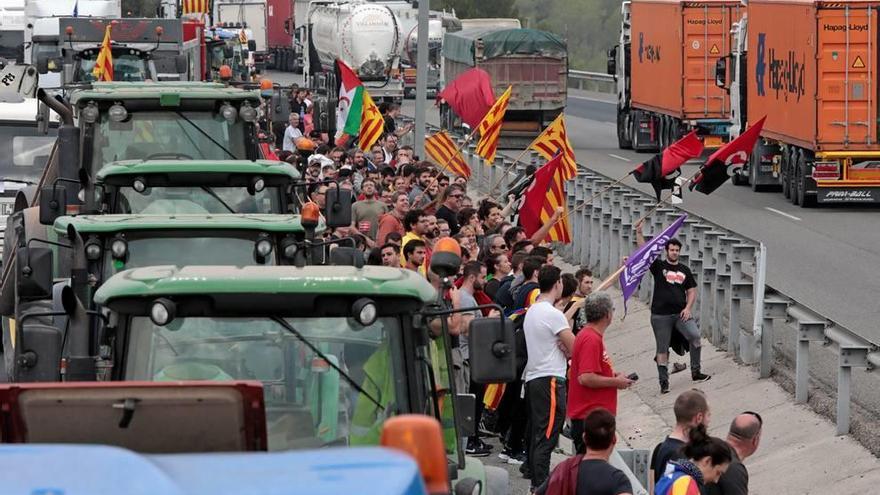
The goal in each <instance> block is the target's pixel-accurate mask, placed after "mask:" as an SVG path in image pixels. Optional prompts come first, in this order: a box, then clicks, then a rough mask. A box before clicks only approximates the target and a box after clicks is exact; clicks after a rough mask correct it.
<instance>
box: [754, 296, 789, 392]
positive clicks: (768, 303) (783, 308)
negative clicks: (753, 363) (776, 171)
mask: <svg viewBox="0 0 880 495" xmlns="http://www.w3.org/2000/svg"><path fill="white" fill-rule="evenodd" d="M790 303H791V301H789V300H788V299H787V298H785V297H782V296H780V295H776V294H773V295H770V296H765V297H764V306H763V310H762V311H763V312H762V314H763V319H764V323H763V324H762V325H761V378H770V372H771V370H772V369H773V320H778V319H785V317H786V315H787V310H788V305H789V304H790Z"/></svg>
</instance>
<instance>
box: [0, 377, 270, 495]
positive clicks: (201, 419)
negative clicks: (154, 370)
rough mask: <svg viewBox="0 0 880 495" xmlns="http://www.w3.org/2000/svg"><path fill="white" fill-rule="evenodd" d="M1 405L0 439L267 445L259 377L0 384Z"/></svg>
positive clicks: (191, 446)
mask: <svg viewBox="0 0 880 495" xmlns="http://www.w3.org/2000/svg"><path fill="white" fill-rule="evenodd" d="M0 410H2V411H3V414H2V415H0V439H2V442H3V443H56V444H101V445H111V446H116V447H122V448H125V449H130V450H133V451H136V452H145V453H163V454H168V453H180V452H236V451H254V450H265V449H266V416H265V410H264V404H263V386H262V384H261V383H259V382H241V381H239V382H173V383H156V382H70V383H28V384H15V385H13V384H9V385H2V386H0ZM71 460H74V459H71ZM38 464H41V463H38ZM44 469H45V466H44ZM49 472H50V471H47V470H44V471H43V474H44V475H47V474H49ZM34 479H36V478H34ZM126 491H127V490H123V492H126ZM156 493H159V492H156Z"/></svg>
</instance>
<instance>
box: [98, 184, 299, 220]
mask: <svg viewBox="0 0 880 495" xmlns="http://www.w3.org/2000/svg"><path fill="white" fill-rule="evenodd" d="M282 194H283V192H282V191H281V188H279V187H266V188H265V189H263V190H262V191H260V192H257V193H254V194H253V195H251V194H250V193H248V191H247V189H246V188H244V187H210V188H209V187H204V188H199V187H150V188H148V189H146V190H145V191H144V192H142V193H140V192H137V191H135V190H134V189H133V188H131V187H120V188H119V193H118V194H117V197H116V206H115V208H114V209H113V212H114V213H135V214H144V215H156V214H161V215H165V214H187V213H193V214H221V213H286V212H285V211H282V204H283V203H282V201H281V197H282Z"/></svg>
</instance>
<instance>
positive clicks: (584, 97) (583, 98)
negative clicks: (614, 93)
mask: <svg viewBox="0 0 880 495" xmlns="http://www.w3.org/2000/svg"><path fill="white" fill-rule="evenodd" d="M568 97H569V98H574V99H575V100H586V101H594V102H596V103H606V104H608V105H615V104H617V101H615V100H602V99H599V98H590V97H589V96H574V95H568Z"/></svg>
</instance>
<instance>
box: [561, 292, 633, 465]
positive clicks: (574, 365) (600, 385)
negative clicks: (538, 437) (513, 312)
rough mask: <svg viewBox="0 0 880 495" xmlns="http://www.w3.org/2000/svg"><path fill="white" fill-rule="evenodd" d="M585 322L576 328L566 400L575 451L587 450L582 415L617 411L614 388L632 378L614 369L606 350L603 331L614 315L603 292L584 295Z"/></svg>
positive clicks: (628, 384) (631, 381)
mask: <svg viewBox="0 0 880 495" xmlns="http://www.w3.org/2000/svg"><path fill="white" fill-rule="evenodd" d="M584 313H585V316H586V319H587V324H586V325H584V327H583V328H582V329H581V331H580V332H578V334H577V337H576V338H575V341H574V348H573V349H572V354H571V367H570V369H569V380H568V381H569V390H568V404H567V407H566V411H567V412H568V417H569V418H571V438H572V441H573V442H574V446H575V449H576V451H577V453H578V454H583V453H585V452H586V446H585V445H584V440H583V423H584V418H586V417H587V414H589V413H590V411H592V410H593V409H596V408H600V407H601V408H604V409H607V410H608V411H610V412H611V414H614V415H617V390H618V389H624V388H629V387H630V385H632V384H633V380H630V379H629V378H627V377H625V376H623V375H622V374H620V373H615V372H614V367H613V366H612V364H611V357H610V356H608V352H607V351H606V350H605V341H604V340H603V339H604V336H605V331H606V330H607V329H608V327H609V326H610V325H611V320H612V318H613V317H614V302H613V301H612V300H611V296H609V295H608V294H607V293H605V292H596V293H593V294H590V295H589V296H587V298H586V299H584Z"/></svg>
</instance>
